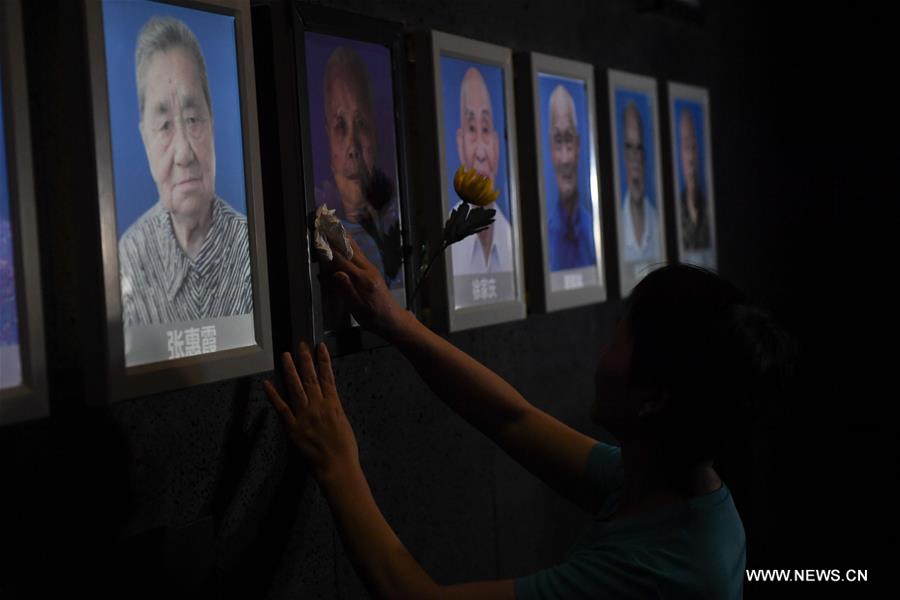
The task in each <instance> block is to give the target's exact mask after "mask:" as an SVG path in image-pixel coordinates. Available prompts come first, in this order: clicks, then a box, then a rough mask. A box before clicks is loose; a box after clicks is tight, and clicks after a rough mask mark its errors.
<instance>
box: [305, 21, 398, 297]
mask: <svg viewBox="0 0 900 600" xmlns="http://www.w3.org/2000/svg"><path fill="white" fill-rule="evenodd" d="M306 62H307V86H308V90H309V112H310V137H311V146H312V161H313V173H314V182H315V201H316V206H322V205H325V206H327V207H328V208H329V209H332V210H334V211H335V214H336V216H337V217H338V218H339V219H340V220H341V223H342V224H343V226H344V229H346V230H347V232H348V233H349V234H350V235H351V236H353V239H354V240H355V241H356V243H357V244H358V245H359V247H360V248H361V249H362V250H363V252H364V253H365V255H366V256H367V257H368V258H369V260H371V261H372V263H373V264H374V265H375V266H376V267H377V268H378V270H379V271H380V272H381V274H382V275H383V276H384V280H385V283H386V284H387V285H388V287H389V288H391V289H394V290H399V289H401V288H402V287H403V283H404V282H403V269H402V266H403V259H402V254H401V232H400V209H399V196H398V193H397V185H396V181H397V152H396V141H395V137H394V136H395V123H394V105H393V85H392V77H391V55H390V51H389V50H388V48H387V47H385V46H381V45H378V44H372V43H368V42H361V41H357V40H352V39H347V38H342V37H335V36H329V35H323V34H318V33H313V32H309V33H307V34H306Z"/></svg>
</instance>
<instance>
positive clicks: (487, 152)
mask: <svg viewBox="0 0 900 600" xmlns="http://www.w3.org/2000/svg"><path fill="white" fill-rule="evenodd" d="M459 110H460V115H459V123H460V126H459V129H457V130H456V146H457V149H458V150H459V160H460V162H461V163H462V164H464V165H465V166H466V167H468V168H470V169H475V170H476V171H477V172H478V173H479V174H481V175H484V176H485V177H488V178H489V179H490V180H491V181H494V179H495V178H496V177H497V163H498V161H499V159H500V140H499V138H498V137H497V131H496V130H495V129H494V115H493V112H492V111H491V95H490V93H489V92H488V88H487V85H486V84H485V82H484V77H482V76H481V73H479V72H478V69H476V68H474V67H470V68H469V70H468V71H466V74H465V75H464V76H463V81H462V85H461V86H460V90H459Z"/></svg>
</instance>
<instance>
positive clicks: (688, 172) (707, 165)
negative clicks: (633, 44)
mask: <svg viewBox="0 0 900 600" xmlns="http://www.w3.org/2000/svg"><path fill="white" fill-rule="evenodd" d="M668 92H669V122H670V123H671V136H672V137H671V140H672V173H673V175H674V176H673V181H674V184H675V189H674V190H673V195H674V197H675V215H676V216H675V222H676V224H677V229H676V230H677V232H678V234H677V235H678V260H679V262H683V263H690V264H694V265H698V266H701V267H705V268H707V269H711V270H716V268H717V266H718V265H717V261H716V207H715V193H714V190H713V174H712V145H711V143H710V137H711V135H710V127H709V92H708V91H707V90H706V89H704V88H701V87H695V86H691V85H685V84H682V83H675V82H671V81H670V82H669V83H668Z"/></svg>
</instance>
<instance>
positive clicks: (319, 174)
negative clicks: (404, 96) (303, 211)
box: [305, 32, 397, 208]
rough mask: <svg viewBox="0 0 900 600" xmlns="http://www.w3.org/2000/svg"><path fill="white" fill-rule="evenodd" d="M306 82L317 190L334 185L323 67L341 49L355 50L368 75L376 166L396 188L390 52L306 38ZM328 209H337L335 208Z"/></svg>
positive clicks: (371, 46)
mask: <svg viewBox="0 0 900 600" xmlns="http://www.w3.org/2000/svg"><path fill="white" fill-rule="evenodd" d="M305 37H306V80H307V90H308V101H309V119H310V123H309V129H310V132H309V133H310V141H311V142H312V144H311V146H312V149H313V157H312V158H313V161H312V162H313V181H315V185H316V186H320V185H321V184H322V183H323V182H326V181H333V179H334V176H333V175H332V173H331V161H330V158H329V157H330V156H331V150H330V147H329V145H328V133H327V131H326V130H325V88H324V85H325V66H326V65H327V64H328V59H329V58H330V57H331V53H332V52H334V51H335V50H337V49H338V48H339V47H341V46H344V47H347V48H350V49H352V50H355V51H356V53H357V54H358V55H359V57H360V59H361V60H362V62H363V65H365V67H366V71H367V72H368V74H369V82H370V84H371V86H370V89H371V92H372V105H373V109H374V112H375V127H376V129H377V132H376V137H377V139H378V157H377V158H376V161H375V165H376V166H377V167H378V168H379V169H381V171H382V172H384V174H385V175H387V176H388V177H390V179H391V181H392V182H393V183H394V185H395V186H396V185H397V144H396V141H395V125H394V87H393V72H392V68H391V51H390V50H389V49H388V48H387V47H386V46H381V45H378V44H372V43H368V42H360V41H357V40H351V39H348V38H342V37H335V36H330V35H323V34H320V33H312V32H310V33H307V34H306V36H305ZM329 208H336V207H334V206H332V207H329Z"/></svg>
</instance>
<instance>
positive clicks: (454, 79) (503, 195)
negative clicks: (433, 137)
mask: <svg viewBox="0 0 900 600" xmlns="http://www.w3.org/2000/svg"><path fill="white" fill-rule="evenodd" d="M469 67H475V68H476V69H478V71H479V72H480V73H481V76H482V77H483V78H484V82H485V85H486V86H487V89H488V93H489V94H490V96H491V112H492V113H493V118H494V130H495V131H496V132H497V137H498V138H500V156H499V159H498V161H497V178H496V180H495V181H494V189H496V190H498V191H499V192H500V196H499V197H498V198H497V208H498V209H500V211H501V212H502V213H503V216H505V217H506V219H507V220H508V221H509V222H510V224H511V223H512V219H511V218H510V210H509V184H508V179H507V168H506V163H507V160H506V152H507V143H506V100H505V97H504V93H503V69H501V68H500V67H497V66H494V65H486V64H483V63H479V62H475V61H471V60H462V59H459V58H452V57H449V56H441V97H442V99H443V104H444V115H443V119H444V122H443V127H444V153H445V157H446V158H445V160H446V162H447V164H446V166H447V181H446V183H445V185H446V186H447V194H448V195H447V197H448V198H450V205H449V206H448V207H447V210H448V212H449V210H450V209H451V208H453V206H454V205H455V204H456V203H457V202H458V201H459V196H457V195H456V191H455V190H454V189H453V175H454V174H455V173H456V169H458V168H459V165H460V160H459V150H457V146H456V130H457V129H459V127H460V121H459V119H460V117H459V110H460V106H459V89H460V86H462V80H463V76H464V75H465V74H466V71H468V70H469Z"/></svg>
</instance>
